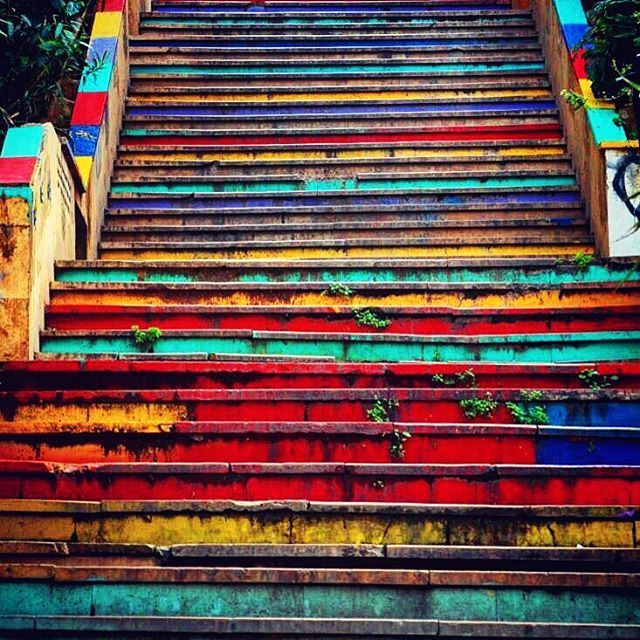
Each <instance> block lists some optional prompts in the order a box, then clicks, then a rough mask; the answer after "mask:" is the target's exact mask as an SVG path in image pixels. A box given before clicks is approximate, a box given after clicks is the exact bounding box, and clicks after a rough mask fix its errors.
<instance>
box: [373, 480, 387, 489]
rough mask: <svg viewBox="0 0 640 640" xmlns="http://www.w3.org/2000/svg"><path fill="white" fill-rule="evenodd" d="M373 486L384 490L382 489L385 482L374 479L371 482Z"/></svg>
mask: <svg viewBox="0 0 640 640" xmlns="http://www.w3.org/2000/svg"><path fill="white" fill-rule="evenodd" d="M371 486H372V487H373V488H374V489H380V490H382V489H384V482H383V481H382V480H374V481H373V482H372V483H371Z"/></svg>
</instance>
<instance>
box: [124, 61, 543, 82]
mask: <svg viewBox="0 0 640 640" xmlns="http://www.w3.org/2000/svg"><path fill="white" fill-rule="evenodd" d="M536 72H538V73H543V72H544V65H543V64H542V63H539V62H513V63H500V62H486V63H473V64H462V63H459V64H456V63H451V64H449V63H441V64H439V63H415V64H412V63H410V62H408V61H407V62H406V63H401V62H399V61H395V62H393V63H386V64H381V63H360V64H354V65H350V64H345V63H341V64H315V65H306V64H301V63H281V64H279V65H271V66H267V65H265V66H261V65H259V64H257V63H255V62H253V63H250V64H243V65H237V66H236V65H229V64H227V62H226V61H224V62H221V63H220V64H218V65H207V66H202V67H199V66H194V65H191V64H190V65H170V64H163V65H138V64H133V65H132V66H131V75H132V77H136V78H146V79H155V78H158V79H160V78H162V79H172V78H173V79H174V81H175V79H178V78H181V77H184V76H187V77H189V78H192V79H197V80H200V79H201V78H210V77H211V76H214V77H217V78H223V79H225V80H226V79H229V78H243V77H245V76H253V77H254V78H271V77H280V78H291V77H292V76H295V77H297V78H306V77H308V76H310V77H314V78H326V77H339V78H345V77H353V78H359V77H361V76H366V75H371V74H375V75H376V76H377V77H378V78H385V77H387V76H396V77H422V76H423V75H425V74H440V75H446V76H447V77H449V76H460V75H471V76H479V77H483V76H491V75H503V74H510V75H515V76H518V75H524V76H527V75H530V74H532V73H533V74H535V73H536Z"/></svg>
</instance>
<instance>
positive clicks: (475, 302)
mask: <svg viewBox="0 0 640 640" xmlns="http://www.w3.org/2000/svg"><path fill="white" fill-rule="evenodd" d="M140 286H141V287H142V288H143V290H142V291H138V292H136V291H135V290H134V287H133V286H131V285H129V286H125V285H120V286H117V283H116V284H114V285H112V286H111V287H109V286H107V285H105V287H104V288H103V289H97V288H94V289H93V290H91V289H88V288H87V290H85V291H82V289H80V290H78V289H68V290H66V291H63V290H61V289H60V288H58V289H57V290H54V291H53V292H52V305H53V306H55V305H70V304H71V305H77V304H83V305H86V304H89V305H120V304H127V305H170V304H198V305H211V306H225V307H229V306H259V305H264V304H266V305H270V306H295V305H298V306H307V307H323V308H324V307H326V306H328V305H331V304H332V303H333V304H334V305H335V306H336V307H344V306H345V305H346V304H348V305H349V306H351V307H352V308H363V307H374V308H376V307H406V308H407V310H408V311H410V310H411V309H412V308H416V307H418V308H419V307H425V306H427V307H429V306H431V307H439V308H443V307H444V308H446V307H450V308H454V309H455V308H466V309H473V308H486V309H492V310H494V309H500V308H503V309H532V308H538V309H550V308H556V309H557V308H565V309H571V308H575V307H597V308H598V311H599V312H601V310H602V308H603V307H606V306H609V308H615V307H616V306H622V305H631V306H633V305H635V303H636V302H637V300H638V292H637V289H636V288H635V287H630V286H627V287H624V288H621V289H620V290H618V291H608V292H599V291H598V290H597V286H595V285H594V289H593V290H591V291H580V290H578V291H575V290H574V291H572V290H571V289H542V290H533V291H526V290H525V291H523V292H520V293H515V292H514V293H513V294H511V293H502V292H495V291H491V290H489V291H482V290H479V289H478V290H473V289H472V290H469V291H467V292H456V291H442V292H411V291H408V292H402V291H397V292H385V291H384V290H383V291H381V292H376V291H371V292H367V293H365V292H363V291H361V292H360V293H358V292H356V294H355V295H354V296H351V297H349V298H347V299H345V298H343V297H340V296H331V295H325V294H324V293H323V290H322V289H320V288H316V290H315V291H314V290H311V291H304V289H303V290H298V291H296V290H293V291H291V290H289V291H287V290H286V289H285V290H284V291H282V290H280V291H278V290H277V289H275V290H271V291H269V290H265V291H252V290H251V288H249V287H247V288H246V289H245V291H219V290H216V288H215V285H214V287H212V288H211V289H210V290H207V289H206V288H205V289H204V290H198V289H192V290H189V289H188V288H184V287H180V286H179V285H176V287H175V288H166V287H162V285H158V286H157V287H156V288H155V291H154V288H153V287H152V286H151V287H150V291H144V285H140ZM239 288H240V287H239ZM52 310H55V309H52ZM329 317H330V312H327V318H329ZM544 319H548V318H544ZM392 326H393V325H392ZM392 332H393V331H392Z"/></svg>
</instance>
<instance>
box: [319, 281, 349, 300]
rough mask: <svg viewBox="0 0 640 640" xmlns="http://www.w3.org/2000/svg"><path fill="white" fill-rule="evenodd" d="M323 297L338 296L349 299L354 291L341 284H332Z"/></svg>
mask: <svg viewBox="0 0 640 640" xmlns="http://www.w3.org/2000/svg"><path fill="white" fill-rule="evenodd" d="M323 294H324V295H325V296H340V297H342V298H351V297H352V296H353V295H354V294H355V291H354V290H353V289H352V288H351V287H350V286H348V285H346V284H344V283H342V282H332V283H331V284H330V285H329V286H328V287H327V288H326V289H325V290H324V291H323Z"/></svg>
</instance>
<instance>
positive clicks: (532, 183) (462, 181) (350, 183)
mask: <svg viewBox="0 0 640 640" xmlns="http://www.w3.org/2000/svg"><path fill="white" fill-rule="evenodd" d="M126 135H128V134H126ZM575 184H576V180H575V178H574V177H571V176H541V177H539V178H538V177H534V178H525V177H522V178H455V179H453V178H447V179H439V178H414V179H399V180H393V179H391V180H388V179H376V178H368V179H356V178H348V179H344V180H340V179H336V180H308V181H305V182H303V181H300V180H273V181H268V182H267V181H265V182H254V183H251V182H218V183H206V182H197V183H189V182H183V183H177V184H161V183H156V184H144V183H136V182H118V183H116V184H114V185H112V187H111V192H112V193H147V194H149V193H151V194H153V193H268V192H273V191H281V192H287V191H292V192H298V191H312V192H325V191H374V190H383V191H389V190H396V189H398V190H400V189H416V190H424V191H438V190H444V189H449V190H451V189H465V190H475V189H493V188H495V189H506V188H512V189H526V188H536V187H573V186H575Z"/></svg>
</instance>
